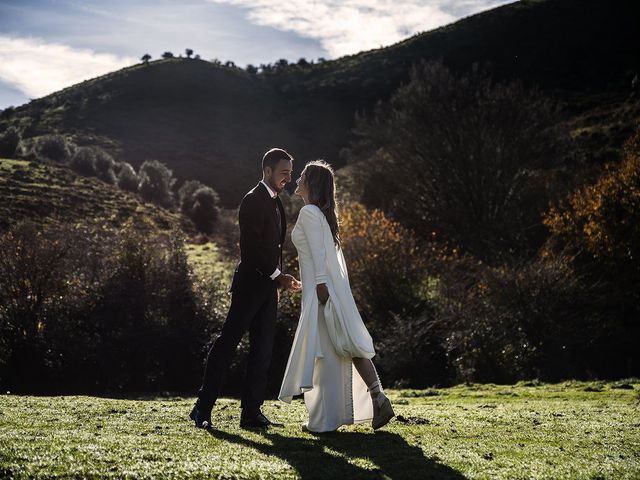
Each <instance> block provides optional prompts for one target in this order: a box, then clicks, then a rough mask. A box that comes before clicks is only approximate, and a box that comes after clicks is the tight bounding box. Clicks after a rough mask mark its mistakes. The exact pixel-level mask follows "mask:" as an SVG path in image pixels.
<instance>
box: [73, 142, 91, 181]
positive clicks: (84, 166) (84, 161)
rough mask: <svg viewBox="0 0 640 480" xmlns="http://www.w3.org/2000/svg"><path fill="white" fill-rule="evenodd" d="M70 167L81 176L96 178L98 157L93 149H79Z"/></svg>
mask: <svg viewBox="0 0 640 480" xmlns="http://www.w3.org/2000/svg"><path fill="white" fill-rule="evenodd" d="M69 166H70V167H71V168H72V169H73V170H74V171H76V172H78V173H79V174H80V175H84V176H86V177H95V176H96V156H95V152H94V150H93V149H92V148H91V147H79V148H78V149H76V151H75V153H74V154H73V157H71V161H70V162H69Z"/></svg>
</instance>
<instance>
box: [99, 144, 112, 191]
mask: <svg viewBox="0 0 640 480" xmlns="http://www.w3.org/2000/svg"><path fill="white" fill-rule="evenodd" d="M94 152H95V158H96V177H98V178H99V179H100V180H102V181H103V182H106V183H109V184H111V185H113V184H115V183H116V174H115V172H114V168H115V165H116V162H115V160H114V159H113V157H112V156H111V155H109V154H108V153H107V152H105V151H104V150H103V149H102V148H100V147H94Z"/></svg>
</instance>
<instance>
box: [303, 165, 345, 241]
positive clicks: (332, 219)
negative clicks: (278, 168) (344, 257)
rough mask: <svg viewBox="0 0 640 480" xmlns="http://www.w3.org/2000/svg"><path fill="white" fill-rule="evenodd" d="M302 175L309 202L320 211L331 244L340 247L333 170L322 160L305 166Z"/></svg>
mask: <svg viewBox="0 0 640 480" xmlns="http://www.w3.org/2000/svg"><path fill="white" fill-rule="evenodd" d="M303 173H304V175H305V184H306V187H307V190H308V192H309V202H310V203H313V204H314V205H316V206H317V207H318V208H319V209H320V210H322V213H324V216H325V218H326V219H327V223H328V224H329V228H330V229H331V235H332V236H333V242H334V243H335V244H336V245H338V246H340V227H339V223H338V206H337V202H336V188H335V181H334V178H333V168H331V165H329V164H328V163H327V162H325V161H324V160H314V161H313V162H309V163H307V164H306V165H305V167H304V170H303Z"/></svg>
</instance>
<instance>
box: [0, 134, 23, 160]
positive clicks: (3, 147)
mask: <svg viewBox="0 0 640 480" xmlns="http://www.w3.org/2000/svg"><path fill="white" fill-rule="evenodd" d="M21 140H22V137H21V135H20V131H19V130H18V129H17V128H15V127H9V128H7V129H6V130H5V132H4V133H3V134H2V136H0V157H6V158H15V157H16V154H17V152H18V150H19V148H20V143H21Z"/></svg>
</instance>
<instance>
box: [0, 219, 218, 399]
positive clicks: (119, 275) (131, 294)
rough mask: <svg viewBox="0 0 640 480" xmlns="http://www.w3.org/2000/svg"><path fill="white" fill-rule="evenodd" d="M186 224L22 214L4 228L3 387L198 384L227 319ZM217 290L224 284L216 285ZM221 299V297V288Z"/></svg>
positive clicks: (0, 270) (0, 242) (0, 240)
mask: <svg viewBox="0 0 640 480" xmlns="http://www.w3.org/2000/svg"><path fill="white" fill-rule="evenodd" d="M184 241H185V238H184V236H183V235H182V234H181V233H180V232H179V231H173V232H171V233H169V234H166V233H156V232H155V230H154V229H153V228H152V227H151V225H149V224H134V223H132V222H130V223H128V224H127V225H126V226H125V227H123V228H121V229H117V230H114V231H110V230H107V229H103V228H97V227H87V226H83V225H81V224H77V225H61V226H58V227H56V226H53V227H44V226H41V225H36V224H34V223H30V222H27V223H22V224H17V225H14V226H13V227H11V229H10V230H9V231H7V232H5V233H4V234H3V235H2V236H0V278H2V279H3V281H2V282H0V331H1V333H2V336H1V338H2V341H1V342H0V386H1V387H2V388H5V389H11V390H12V391H16V392H37V391H39V392H44V391H46V392H49V393H54V392H74V391H75V392H105V391H116V390H124V391H142V390H186V389H193V388H195V387H196V386H197V384H198V382H199V381H200V380H201V378H202V377H201V375H202V362H203V356H204V354H205V353H206V351H205V346H206V345H205V342H206V341H207V340H208V337H207V332H209V331H211V330H212V329H216V328H218V327H219V325H220V324H221V322H222V320H221V319H220V318H218V315H219V313H220V312H219V311H218V309H217V308H214V307H217V305H216V306H212V305H211V304H210V303H208V302H209V301H211V298H214V295H215V292H216V291H218V290H220V288H219V285H220V284H219V283H216V284H213V283H212V284H210V285H209V287H210V288H211V289H212V291H213V293H211V294H210V295H209V296H207V295H205V294H204V292H203V289H202V288H200V287H199V286H197V285H196V284H195V283H194V281H195V280H194V277H193V275H192V274H191V271H190V268H189V265H188V263H187V261H186V255H185V251H184ZM216 289H218V290H216ZM215 298H217V297H215Z"/></svg>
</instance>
